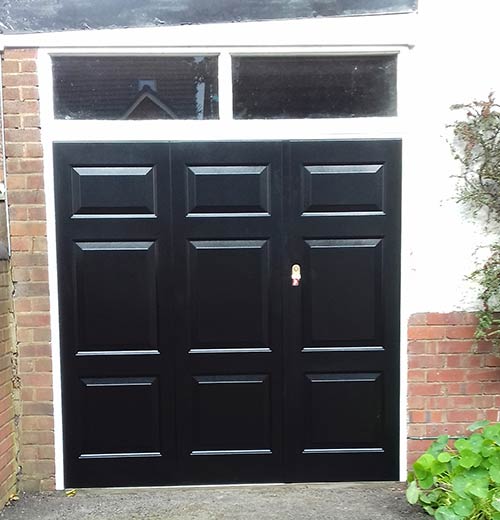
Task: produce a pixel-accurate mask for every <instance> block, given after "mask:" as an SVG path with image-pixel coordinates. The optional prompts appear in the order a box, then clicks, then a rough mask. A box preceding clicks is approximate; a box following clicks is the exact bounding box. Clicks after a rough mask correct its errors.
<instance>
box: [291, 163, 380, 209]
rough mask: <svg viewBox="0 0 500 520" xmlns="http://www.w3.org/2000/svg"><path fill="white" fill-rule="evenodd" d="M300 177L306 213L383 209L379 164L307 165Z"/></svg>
mask: <svg viewBox="0 0 500 520" xmlns="http://www.w3.org/2000/svg"><path fill="white" fill-rule="evenodd" d="M301 181H302V197H303V208H304V213H305V214H311V213H312V214H314V213H317V214H330V213H333V214H334V213H343V212H353V213H356V212H358V213H365V212H379V213H380V212H383V210H384V191H383V189H384V166H383V165H382V164H350V165H346V164H331V165H324V164H319V165H307V166H304V168H303V170H302V179H301Z"/></svg>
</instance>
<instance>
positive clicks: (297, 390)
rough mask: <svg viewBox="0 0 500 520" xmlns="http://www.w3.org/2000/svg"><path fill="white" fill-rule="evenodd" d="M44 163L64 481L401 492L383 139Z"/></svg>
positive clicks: (130, 147) (95, 153) (133, 146)
mask: <svg viewBox="0 0 500 520" xmlns="http://www.w3.org/2000/svg"><path fill="white" fill-rule="evenodd" d="M54 149H55V175H56V201H57V202H56V204H57V208H56V209H57V234H58V264H59V297H60V317H61V350H62V369H63V410H64V450H65V451H64V456H65V477H66V485H68V486H112V485H115V486H121V485H152V484H181V483H203V484H207V483H231V482H279V481H281V482H283V481H285V482H286V481H333V480H372V479H377V480H379V479H380V480H384V479H396V478H397V477H398V422H399V418H398V407H399V397H398V396H399V392H398V374H399V356H398V346H399V330H398V323H399V271H400V269H399V257H400V238H399V237H400V223H399V222H400V211H399V207H400V142H399V141H388V140H383V141H351V142H341V141H322V142H310V141H303V142H302V141H301V142H246V143H104V144H103V143H101V144H65V143H58V144H55V145H54ZM293 266H295V267H294V270H293V269H292V267H293ZM292 271H293V274H294V278H295V280H292ZM298 275H300V279H298V278H299V276H298Z"/></svg>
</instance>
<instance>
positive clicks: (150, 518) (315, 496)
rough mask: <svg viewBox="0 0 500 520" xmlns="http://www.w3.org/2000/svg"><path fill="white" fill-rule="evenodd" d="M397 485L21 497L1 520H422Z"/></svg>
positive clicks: (110, 491) (100, 491) (90, 492)
mask: <svg viewBox="0 0 500 520" xmlns="http://www.w3.org/2000/svg"><path fill="white" fill-rule="evenodd" d="M404 489H405V487H404V485H403V484H399V483H369V484H365V483H361V484H288V485H277V486H241V487H236V486H234V487H206V488H199V487H198V488H195V487H192V488H154V489H127V490H124V489H87V490H77V493H76V495H75V496H74V497H71V498H70V497H67V496H66V495H65V493H64V492H60V491H59V492H52V493H42V494H31V495H22V496H21V498H20V500H19V501H18V502H15V503H14V505H11V506H8V507H6V508H5V509H4V510H3V511H1V512H0V519H2V520H14V519H16V520H17V519H23V520H49V519H50V520H52V519H57V520H59V519H61V520H66V519H71V520H73V519H75V520H76V519H78V520H97V519H99V520H139V519H141V520H143V519H144V520H166V519H169V520H170V519H175V520H241V519H257V520H267V519H269V520H271V519H273V520H274V519H280V520H286V519H297V520H299V519H300V520H302V519H314V520H326V519H328V520H337V519H338V520H344V519H346V520H379V519H380V520H382V519H384V520H425V519H428V518H430V517H429V516H427V515H426V514H423V513H421V512H420V511H419V510H418V509H415V508H413V507H411V506H409V505H408V504H407V503H406V499H405V497H404Z"/></svg>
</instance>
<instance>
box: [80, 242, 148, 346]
mask: <svg viewBox="0 0 500 520" xmlns="http://www.w3.org/2000/svg"><path fill="white" fill-rule="evenodd" d="M74 251H75V266H74V269H75V277H76V313H77V314H78V316H79V320H78V325H79V326H78V340H77V342H76V346H77V349H78V351H79V352H84V351H95V350H99V351H117V350H118V351H120V350H135V351H140V350H157V349H158V340H157V330H158V326H157V308H158V302H157V294H156V284H157V280H156V265H155V264H156V254H155V251H156V249H155V243H154V242H77V243H75V244H74Z"/></svg>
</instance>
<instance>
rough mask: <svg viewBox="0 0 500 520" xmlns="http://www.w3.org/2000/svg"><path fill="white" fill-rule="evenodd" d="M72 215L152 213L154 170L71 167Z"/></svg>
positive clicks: (155, 202)
mask: <svg viewBox="0 0 500 520" xmlns="http://www.w3.org/2000/svg"><path fill="white" fill-rule="evenodd" d="M71 173H72V179H71V188H72V207H73V217H79V216H82V215H93V216H97V215H100V216H101V217H102V218H105V216H108V217H111V216H113V215H122V214H128V215H147V216H150V217H154V216H155V215H156V204H157V201H156V170H155V169H154V168H151V167H149V166H146V167H129V168H126V167H125V168H124V167H114V166H108V167H99V168H93V167H91V168H84V167H79V168H72V172H71Z"/></svg>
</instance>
